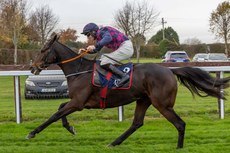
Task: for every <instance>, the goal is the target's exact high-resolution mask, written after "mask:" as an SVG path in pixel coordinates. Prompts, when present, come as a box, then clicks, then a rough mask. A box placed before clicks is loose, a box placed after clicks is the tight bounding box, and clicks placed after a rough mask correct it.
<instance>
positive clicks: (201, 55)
mask: <svg viewBox="0 0 230 153" xmlns="http://www.w3.org/2000/svg"><path fill="white" fill-rule="evenodd" d="M197 58H207V54H200V55H197Z"/></svg>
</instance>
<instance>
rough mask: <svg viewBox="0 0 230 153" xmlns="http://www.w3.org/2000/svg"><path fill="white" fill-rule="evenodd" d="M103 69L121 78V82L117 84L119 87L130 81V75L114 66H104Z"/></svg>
mask: <svg viewBox="0 0 230 153" xmlns="http://www.w3.org/2000/svg"><path fill="white" fill-rule="evenodd" d="M102 67H103V68H105V69H107V70H109V71H111V72H112V73H113V74H115V75H118V76H119V77H120V78H121V79H120V81H118V83H117V84H116V86H117V87H121V86H122V85H124V84H125V83H126V82H127V81H128V80H129V75H127V74H126V73H124V72H122V71H121V70H119V69H118V68H117V67H115V66H113V65H112V64H109V65H103V66H102Z"/></svg>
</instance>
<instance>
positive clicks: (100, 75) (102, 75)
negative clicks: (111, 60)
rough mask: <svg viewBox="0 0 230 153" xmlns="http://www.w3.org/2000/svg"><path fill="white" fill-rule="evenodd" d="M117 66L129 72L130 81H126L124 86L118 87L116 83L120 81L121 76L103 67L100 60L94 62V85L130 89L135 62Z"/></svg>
mask: <svg viewBox="0 0 230 153" xmlns="http://www.w3.org/2000/svg"><path fill="white" fill-rule="evenodd" d="M117 68H118V69H120V70H121V71H123V72H125V73H127V74H128V75H129V76H130V79H129V81H128V82H127V83H125V84H124V85H123V86H121V87H116V83H117V81H119V79H120V78H119V77H118V76H116V75H114V74H112V73H111V72H109V71H106V70H105V69H103V68H101V67H100V61H97V62H96V63H95V64H94V70H93V78H92V83H93V85H94V86H97V87H102V88H104V87H106V86H107V87H108V89H129V88H130V86H131V85H132V74H133V64H132V63H127V64H124V65H120V66H117Z"/></svg>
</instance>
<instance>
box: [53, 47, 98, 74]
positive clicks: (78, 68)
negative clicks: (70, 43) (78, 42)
mask: <svg viewBox="0 0 230 153" xmlns="http://www.w3.org/2000/svg"><path fill="white" fill-rule="evenodd" d="M55 49H56V52H57V53H58V54H59V55H58V56H59V58H60V60H61V61H64V60H69V59H72V58H74V57H77V56H78V54H76V53H75V52H73V51H72V50H70V49H69V48H67V47H65V46H64V45H62V44H60V43H58V44H57V45H56V48H55ZM93 63H94V62H93V61H90V60H86V59H84V58H78V59H75V60H74V61H71V62H67V63H64V64H59V67H60V68H61V69H62V71H63V72H64V74H65V76H67V75H70V74H77V73H79V72H82V71H88V70H92V69H93ZM76 76H77V75H76Z"/></svg>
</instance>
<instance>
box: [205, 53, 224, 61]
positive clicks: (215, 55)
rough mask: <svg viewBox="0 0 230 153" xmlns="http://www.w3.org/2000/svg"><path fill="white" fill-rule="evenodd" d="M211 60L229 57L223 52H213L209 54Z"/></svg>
mask: <svg viewBox="0 0 230 153" xmlns="http://www.w3.org/2000/svg"><path fill="white" fill-rule="evenodd" d="M209 59H210V60H227V57H226V56H225V55H223V54H211V55H210V56H209Z"/></svg>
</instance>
